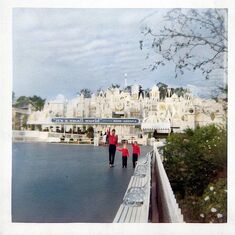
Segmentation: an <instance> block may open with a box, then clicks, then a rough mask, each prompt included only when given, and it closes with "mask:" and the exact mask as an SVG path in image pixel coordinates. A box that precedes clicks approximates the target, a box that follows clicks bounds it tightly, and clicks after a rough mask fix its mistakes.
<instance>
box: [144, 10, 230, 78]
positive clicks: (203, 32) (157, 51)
mask: <svg viewBox="0 0 235 235" xmlns="http://www.w3.org/2000/svg"><path fill="white" fill-rule="evenodd" d="M226 17H227V11H226V10H225V9H201V10H198V9H173V10H171V11H169V12H168V13H167V14H166V15H165V17H164V19H165V21H164V26H163V27H162V28H160V29H159V30H157V31H156V32H155V30H154V29H153V28H150V27H145V28H144V30H143V31H142V33H143V35H144V40H141V41H140V49H143V48H147V47H149V46H150V51H149V53H147V58H151V53H152V52H153V53H154V61H153V62H152V63H151V64H150V65H149V68H150V70H152V71H153V70H156V69H158V67H159V66H164V65H165V64H166V63H167V62H173V63H174V66H175V77H178V76H179V74H184V72H185V70H190V71H193V70H200V71H201V72H202V74H203V76H204V77H205V78H206V79H208V78H209V76H210V75H211V72H212V71H215V70H223V71H225V72H227V53H228V37H227V18H226ZM149 40H150V41H149ZM149 44H150V45H149Z"/></svg>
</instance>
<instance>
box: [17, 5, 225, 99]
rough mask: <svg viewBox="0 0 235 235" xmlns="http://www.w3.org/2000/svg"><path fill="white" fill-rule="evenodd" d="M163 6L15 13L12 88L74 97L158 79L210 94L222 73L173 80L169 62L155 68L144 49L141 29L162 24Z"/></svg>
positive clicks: (27, 93) (23, 92)
mask: <svg viewBox="0 0 235 235" xmlns="http://www.w3.org/2000/svg"><path fill="white" fill-rule="evenodd" d="M165 12H166V10H161V9H158V10H156V9H38V8H37V9H36V8H35V9H30V8H29V9H26V8H25V9H24V8H15V9H14V11H13V91H14V92H15V94H16V96H17V97H18V96H21V95H25V96H31V95H39V96H41V97H43V98H48V99H52V98H54V97H56V96H57V95H58V94H63V95H65V96H66V97H67V98H71V97H74V96H75V95H76V93H77V92H78V91H79V90H80V89H82V88H89V89H91V90H92V91H95V90H97V89H99V88H103V89H106V88H107V87H109V86H110V85H111V84H112V83H118V84H120V85H121V86H124V79H125V74H126V75H127V76H126V77H127V83H128V85H131V84H134V83H138V84H141V85H142V86H143V87H144V88H147V87H152V86H153V85H154V84H156V83H157V82H164V83H166V84H168V85H169V86H172V87H177V86H184V87H188V88H190V89H191V90H192V91H193V92H194V93H198V94H200V95H203V94H204V95H209V94H211V91H212V90H213V89H214V88H215V87H216V86H217V85H218V84H220V83H221V81H222V79H221V77H220V76H215V77H213V78H211V79H210V80H205V79H204V78H203V77H201V74H200V73H199V72H190V73H186V74H185V75H184V76H183V77H180V78H178V79H175V78H174V75H175V74H174V67H173V65H172V64H169V65H167V66H165V67H162V68H161V69H160V70H157V71H153V72H151V71H149V70H143V68H145V67H146V66H147V65H148V62H147V61H146V59H145V56H146V53H144V52H143V51H141V50H140V47H139V41H140V40H141V39H142V37H143V36H142V34H141V29H142V28H143V27H144V26H146V25H148V26H151V25H152V26H154V27H157V26H159V25H161V24H163V19H162V16H163V15H164V13H165Z"/></svg>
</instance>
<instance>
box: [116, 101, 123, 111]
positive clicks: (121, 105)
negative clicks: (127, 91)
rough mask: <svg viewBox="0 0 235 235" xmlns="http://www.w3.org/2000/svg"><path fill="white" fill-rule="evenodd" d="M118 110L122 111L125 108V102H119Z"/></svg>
mask: <svg viewBox="0 0 235 235" xmlns="http://www.w3.org/2000/svg"><path fill="white" fill-rule="evenodd" d="M115 109H116V111H122V110H123V109H124V104H123V103H120V102H119V103H117V104H116V106H115Z"/></svg>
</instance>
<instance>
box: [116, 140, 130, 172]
mask: <svg viewBox="0 0 235 235" xmlns="http://www.w3.org/2000/svg"><path fill="white" fill-rule="evenodd" d="M117 150H118V151H120V152H122V168H124V167H125V168H127V158H128V157H129V151H128V148H127V144H126V143H125V142H124V144H123V147H122V148H117Z"/></svg>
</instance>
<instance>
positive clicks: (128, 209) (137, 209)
mask: <svg viewBox="0 0 235 235" xmlns="http://www.w3.org/2000/svg"><path fill="white" fill-rule="evenodd" d="M145 158H146V159H145V160H147V161H146V163H145V164H144V163H143V160H141V159H140V161H138V163H137V165H136V169H138V166H140V165H145V166H146V169H147V171H146V176H145V177H139V176H135V172H136V169H135V172H134V176H132V177H131V180H130V182H129V185H128V188H127V190H126V193H125V195H124V198H123V199H125V197H126V196H127V194H128V191H129V190H131V189H133V187H144V192H145V196H144V200H143V203H142V204H141V205H138V206H132V205H125V204H124V203H122V204H121V206H120V207H119V209H118V211H117V214H116V216H115V218H114V221H113V223H147V222H148V215H149V204H150V180H151V178H150V177H151V154H150V153H148V154H147V155H146V156H145Z"/></svg>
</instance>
